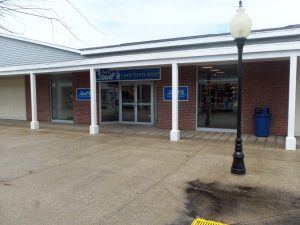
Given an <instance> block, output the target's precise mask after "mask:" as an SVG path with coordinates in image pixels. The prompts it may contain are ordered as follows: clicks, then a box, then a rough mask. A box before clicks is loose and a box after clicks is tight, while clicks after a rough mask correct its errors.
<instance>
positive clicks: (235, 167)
mask: <svg viewBox="0 0 300 225" xmlns="http://www.w3.org/2000/svg"><path fill="white" fill-rule="evenodd" d="M251 28H252V22H251V19H250V17H249V16H248V15H247V14H245V9H244V8H243V3H242V1H239V7H238V9H237V14H236V15H235V16H234V18H233V19H232V21H231V23H230V32H231V35H232V36H233V38H234V39H235V43H236V45H237V48H238V114H237V135H236V139H235V151H234V154H233V162H232V166H231V173H233V174H236V175H244V174H246V167H245V163H244V154H243V140H242V131H241V129H242V125H241V122H242V112H241V111H242V110H241V108H242V78H243V48H244V45H245V42H246V40H247V37H248V36H249V35H250V33H251Z"/></svg>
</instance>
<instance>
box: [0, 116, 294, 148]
mask: <svg viewBox="0 0 300 225" xmlns="http://www.w3.org/2000/svg"><path fill="white" fill-rule="evenodd" d="M3 126H4V127H5V126H9V127H16V128H17V127H20V128H21V127H23V128H27V127H28V126H29V122H24V121H15V120H0V127H3ZM45 129H46V130H53V129H54V130H61V131H71V132H79V133H86V131H87V130H88V129H89V127H88V125H78V124H76V125H75V124H63V123H41V130H45ZM169 132H170V131H169V130H168V129H159V128H157V127H154V126H149V125H134V124H122V123H107V124H101V125H100V134H112V133H114V134H123V135H126V136H131V137H132V136H149V137H153V138H161V139H168V138H169V135H170V133H169ZM235 136H236V135H235V133H223V132H207V131H196V130H194V131H190V130H189V131H184V130H183V131H182V132H181V139H182V141H186V140H198V141H199V142H205V143H212V144H213V143H215V144H224V145H226V146H228V145H233V144H234V140H235ZM243 140H244V146H245V147H251V148H260V149H266V150H279V149H280V150H282V149H284V147H285V138H284V137H283V136H270V137H268V138H258V137H255V136H254V135H249V134H244V135H243ZM297 144H298V145H297V149H300V145H299V144H300V137H297Z"/></svg>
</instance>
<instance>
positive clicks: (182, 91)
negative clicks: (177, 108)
mask: <svg viewBox="0 0 300 225" xmlns="http://www.w3.org/2000/svg"><path fill="white" fill-rule="evenodd" d="M178 100H179V101H188V100H189V87H188V86H180V87H178ZM164 101H172V87H171V86H164Z"/></svg>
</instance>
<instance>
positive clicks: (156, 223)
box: [0, 124, 300, 225]
mask: <svg viewBox="0 0 300 225" xmlns="http://www.w3.org/2000/svg"><path fill="white" fill-rule="evenodd" d="M232 151H233V143H232V141H226V142H225V141H224V142H215V141H213V140H185V141H180V142H178V143H171V142H169V140H168V138H167V137H149V136H143V135H138V136H136V135H130V134H116V133H104V134H101V135H98V136H90V135H88V134H87V132H82V131H81V130H76V129H75V130H74V129H55V128H42V129H41V130H39V131H30V130H29V129H28V128H27V127H23V126H21V125H20V126H8V125H5V124H2V125H1V124H0V156H1V157H0V224H3V225H15V224H16V225H17V224H18V225H19V224H22V225H24V224H26V225H27V224H28V225H35V224H36V225H41V224H43V225H47V224H49V225H50V224H51V225H53V224H68V225H69V224H70V225H77V224H87V225H94V224H95V225H96V224H97V225H108V224H122V225H142V224H145V225H163V224H167V225H187V224H191V222H192V220H193V219H194V218H195V217H204V218H206V219H211V220H217V221H221V222H224V223H228V224H295V225H296V224H300V152H299V151H297V152H287V151H285V150H283V149H260V148H255V147H249V146H248V147H245V155H246V166H247V175H246V176H242V177H239V176H233V175H231V174H230V172H229V171H230V166H231V161H232Z"/></svg>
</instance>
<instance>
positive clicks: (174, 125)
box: [170, 63, 180, 141]
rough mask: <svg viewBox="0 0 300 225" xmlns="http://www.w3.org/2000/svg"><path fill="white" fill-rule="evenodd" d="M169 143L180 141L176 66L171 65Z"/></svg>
mask: <svg viewBox="0 0 300 225" xmlns="http://www.w3.org/2000/svg"><path fill="white" fill-rule="evenodd" d="M170 140H171V141H179V140H180V131H179V130H178V64H177V63H173V64H172V130H171V132H170Z"/></svg>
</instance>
